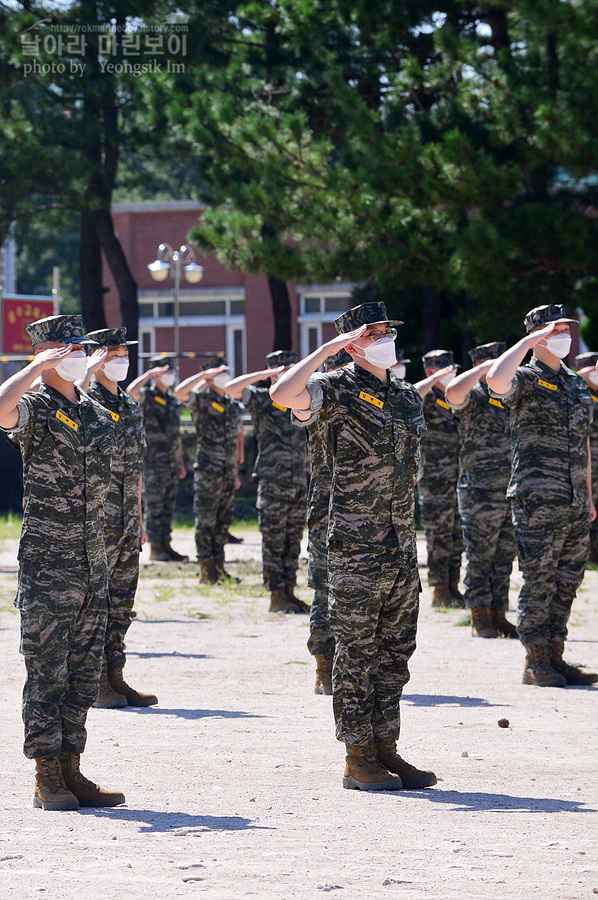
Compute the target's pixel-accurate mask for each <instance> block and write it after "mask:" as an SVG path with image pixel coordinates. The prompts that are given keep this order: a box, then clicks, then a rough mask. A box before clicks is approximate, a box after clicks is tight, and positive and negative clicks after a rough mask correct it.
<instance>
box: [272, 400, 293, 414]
mask: <svg viewBox="0 0 598 900" xmlns="http://www.w3.org/2000/svg"><path fill="white" fill-rule="evenodd" d="M272 406H273V407H274V409H279V410H280V411H281V412H286V411H287V410H288V408H289V407H288V406H281V405H280V403H275V402H274V400H273V401H272Z"/></svg>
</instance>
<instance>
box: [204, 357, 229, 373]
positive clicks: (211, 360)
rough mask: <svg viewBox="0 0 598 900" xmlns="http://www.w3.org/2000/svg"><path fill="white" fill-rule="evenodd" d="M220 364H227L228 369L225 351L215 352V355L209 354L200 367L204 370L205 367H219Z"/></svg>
mask: <svg viewBox="0 0 598 900" xmlns="http://www.w3.org/2000/svg"><path fill="white" fill-rule="evenodd" d="M218 366H226V368H227V369H228V363H227V362H226V356H225V355H224V353H222V354H219V353H215V354H214V356H209V357H208V358H207V359H204V361H203V362H202V364H201V366H200V367H199V371H200V372H203V370H204V369H217V368H218Z"/></svg>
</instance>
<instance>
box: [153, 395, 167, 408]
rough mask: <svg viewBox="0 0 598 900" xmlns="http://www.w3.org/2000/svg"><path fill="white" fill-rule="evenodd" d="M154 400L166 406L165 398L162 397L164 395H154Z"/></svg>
mask: <svg viewBox="0 0 598 900" xmlns="http://www.w3.org/2000/svg"><path fill="white" fill-rule="evenodd" d="M154 400H155V401H156V403H159V404H160V406H166V400H165V399H164V397H154Z"/></svg>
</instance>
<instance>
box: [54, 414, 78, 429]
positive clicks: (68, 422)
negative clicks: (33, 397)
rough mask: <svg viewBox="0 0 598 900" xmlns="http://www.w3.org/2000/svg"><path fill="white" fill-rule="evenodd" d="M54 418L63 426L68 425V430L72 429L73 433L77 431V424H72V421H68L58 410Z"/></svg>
mask: <svg viewBox="0 0 598 900" xmlns="http://www.w3.org/2000/svg"><path fill="white" fill-rule="evenodd" d="M56 418H57V419H60V421H61V422H64V424H65V425H68V426H69V428H72V429H73V431H79V426H78V425H77V423H76V422H73V420H72V419H69V417H68V416H65V414H64V413H62V412H60V410H58V411H57V412H56Z"/></svg>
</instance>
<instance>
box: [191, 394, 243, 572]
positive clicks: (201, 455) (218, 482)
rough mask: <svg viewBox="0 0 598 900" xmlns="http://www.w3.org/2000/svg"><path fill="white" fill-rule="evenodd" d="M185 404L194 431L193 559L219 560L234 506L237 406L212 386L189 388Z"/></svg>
mask: <svg viewBox="0 0 598 900" xmlns="http://www.w3.org/2000/svg"><path fill="white" fill-rule="evenodd" d="M185 405H186V406H187V407H188V408H189V409H190V410H191V417H192V419H193V424H194V425H195V431H196V433H197V452H196V456H195V463H194V466H193V470H194V471H193V490H194V495H193V507H194V513H195V546H196V548H197V559H198V561H199V562H209V561H212V560H222V559H223V558H224V545H225V544H226V541H227V532H228V529H229V528H230V526H231V523H232V521H233V512H234V505H235V480H236V459H237V439H238V436H239V421H240V407H239V404H238V403H237V402H236V401H234V400H232V399H231V398H230V397H229V396H228V395H226V394H225V395H224V396H220V394H218V393H216V391H215V390H214V389H213V388H203V389H201V390H199V391H195V390H194V391H191V395H190V397H189V401H188V402H187V403H186V404H185Z"/></svg>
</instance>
